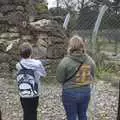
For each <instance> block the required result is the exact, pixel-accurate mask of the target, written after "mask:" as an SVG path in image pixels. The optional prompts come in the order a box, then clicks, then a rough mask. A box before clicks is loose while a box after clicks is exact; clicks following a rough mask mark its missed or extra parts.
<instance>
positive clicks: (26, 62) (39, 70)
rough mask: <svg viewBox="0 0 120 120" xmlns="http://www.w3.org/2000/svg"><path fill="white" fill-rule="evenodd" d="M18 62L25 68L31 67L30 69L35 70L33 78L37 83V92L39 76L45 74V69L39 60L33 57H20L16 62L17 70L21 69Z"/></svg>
mask: <svg viewBox="0 0 120 120" xmlns="http://www.w3.org/2000/svg"><path fill="white" fill-rule="evenodd" d="M20 63H21V64H22V65H23V66H24V67H25V68H28V69H32V70H34V71H35V72H34V74H35V80H36V82H37V83H38V89H39V92H40V78H41V77H45V76H46V71H45V68H44V66H43V65H42V63H41V61H40V60H35V59H30V58H28V59H21V60H20V62H18V63H17V64H16V69H17V71H18V72H19V71H20V70H21V69H22V67H21V65H20ZM38 95H39V94H38Z"/></svg>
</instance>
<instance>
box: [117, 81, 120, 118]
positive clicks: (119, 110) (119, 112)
mask: <svg viewBox="0 0 120 120" xmlns="http://www.w3.org/2000/svg"><path fill="white" fill-rule="evenodd" d="M117 120H120V81H119V100H118V114H117Z"/></svg>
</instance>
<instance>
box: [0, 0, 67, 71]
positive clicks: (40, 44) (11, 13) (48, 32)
mask: <svg viewBox="0 0 120 120" xmlns="http://www.w3.org/2000/svg"><path fill="white" fill-rule="evenodd" d="M28 3H30V0H0V72H6V71H7V72H9V71H11V70H12V69H14V68H15V64H16V62H17V60H19V53H18V47H19V45H20V44H21V43H23V42H25V41H28V42H30V43H31V44H32V46H33V48H34V52H33V57H35V58H37V59H43V58H44V59H49V60H53V59H54V60H55V59H58V58H61V57H63V56H64V54H65V51H66V43H67V37H66V34H65V32H64V30H63V29H62V27H61V26H60V25H59V24H58V23H57V21H55V20H50V19H41V20H38V19H37V21H31V20H30V19H29V18H30V13H29V11H27V10H28V9H27V8H28V6H29V5H28ZM48 18H49V17H48Z"/></svg>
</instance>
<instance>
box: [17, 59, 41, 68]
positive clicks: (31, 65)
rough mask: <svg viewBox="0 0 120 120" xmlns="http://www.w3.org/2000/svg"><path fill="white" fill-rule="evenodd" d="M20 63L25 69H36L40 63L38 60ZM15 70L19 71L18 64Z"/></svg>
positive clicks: (25, 60)
mask: <svg viewBox="0 0 120 120" xmlns="http://www.w3.org/2000/svg"><path fill="white" fill-rule="evenodd" d="M20 63H21V64H22V65H23V66H24V67H25V68H27V69H33V70H34V69H37V68H38V67H39V66H40V64H41V62H40V61H39V60H34V59H22V60H21V61H20ZM17 68H18V69H21V65H20V64H19V63H18V64H17Z"/></svg>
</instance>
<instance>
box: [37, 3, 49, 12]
mask: <svg viewBox="0 0 120 120" xmlns="http://www.w3.org/2000/svg"><path fill="white" fill-rule="evenodd" d="M35 8H36V10H37V12H38V13H39V14H41V13H47V12H48V7H47V5H46V4H44V3H39V4H37V5H36V6H35Z"/></svg>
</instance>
